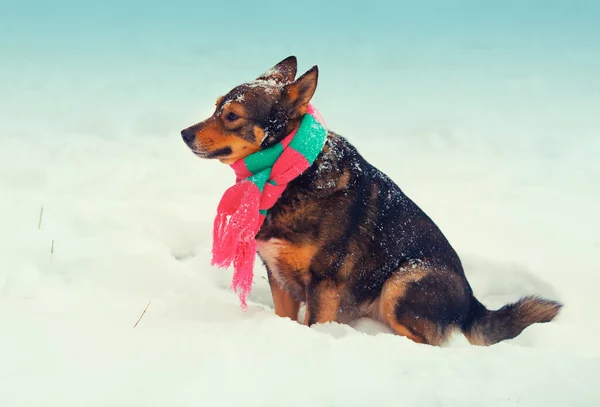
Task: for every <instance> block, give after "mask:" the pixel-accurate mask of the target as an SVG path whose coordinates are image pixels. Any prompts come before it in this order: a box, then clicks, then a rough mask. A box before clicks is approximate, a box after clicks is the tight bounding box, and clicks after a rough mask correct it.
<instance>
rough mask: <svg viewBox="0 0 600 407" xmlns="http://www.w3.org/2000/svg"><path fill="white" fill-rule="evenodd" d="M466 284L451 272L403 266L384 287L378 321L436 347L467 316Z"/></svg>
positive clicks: (467, 297)
mask: <svg viewBox="0 0 600 407" xmlns="http://www.w3.org/2000/svg"><path fill="white" fill-rule="evenodd" d="M465 284H466V282H464V280H463V279H462V278H461V277H460V276H459V275H457V274H455V273H454V272H452V271H448V270H440V269H436V268H428V267H427V266H416V267H412V266H408V267H404V268H402V269H400V270H399V271H398V272H396V273H395V274H394V275H393V276H392V277H390V279H389V280H388V281H387V282H386V283H385V284H384V286H383V290H382V293H381V297H380V301H379V318H380V319H381V320H383V321H384V322H385V323H387V324H388V325H389V326H390V327H391V328H392V329H393V330H394V331H395V332H396V333H397V334H399V335H402V336H406V337H407V338H409V339H411V340H413V341H414V342H417V343H423V344H429V345H435V346H439V345H441V344H443V343H444V341H445V340H446V339H447V338H448V336H449V334H450V333H452V332H453V331H455V330H457V328H458V327H459V326H461V324H462V321H463V320H464V319H465V318H466V316H467V314H468V310H469V298H470V297H469V296H468V294H467V292H466V287H465Z"/></svg>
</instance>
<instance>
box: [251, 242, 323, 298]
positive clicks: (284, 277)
mask: <svg viewBox="0 0 600 407" xmlns="http://www.w3.org/2000/svg"><path fill="white" fill-rule="evenodd" d="M257 245H258V255H259V256H260V257H261V259H262V260H263V261H264V262H265V264H266V266H267V268H268V269H269V271H270V272H271V275H272V277H273V278H274V279H275V281H276V282H277V284H278V285H279V286H281V288H283V289H285V290H287V291H289V292H290V293H291V294H294V295H296V294H297V295H301V293H303V291H304V288H305V287H306V285H308V283H309V282H310V279H311V274H310V269H309V268H310V263H311V262H312V259H313V257H314V256H315V253H316V251H317V248H316V246H314V245H311V244H300V245H298V244H293V243H291V242H289V241H287V240H284V239H276V238H271V239H268V240H258V241H257Z"/></svg>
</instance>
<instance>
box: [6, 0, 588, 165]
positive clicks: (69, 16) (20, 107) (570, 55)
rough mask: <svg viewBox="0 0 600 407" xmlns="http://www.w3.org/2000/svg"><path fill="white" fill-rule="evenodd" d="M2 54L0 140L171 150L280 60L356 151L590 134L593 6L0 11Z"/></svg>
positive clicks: (30, 4) (548, 142)
mask: <svg viewBox="0 0 600 407" xmlns="http://www.w3.org/2000/svg"><path fill="white" fill-rule="evenodd" d="M0 49H1V50H2V63H1V64H0V87H1V89H2V93H1V94H0V108H1V113H0V119H2V120H1V121H2V123H3V124H0V131H1V132H2V133H0V135H1V136H2V137H11V136H13V137H14V136H21V135H23V134H27V133H28V132H39V130H38V128H39V126H40V125H41V124H42V126H47V127H51V128H52V129H53V130H55V131H57V132H58V133H59V134H60V133H82V134H86V133H90V132H91V133H100V134H103V135H104V136H105V137H112V136H116V135H117V134H120V133H126V132H129V134H131V135H133V136H134V137H138V136H142V135H148V134H150V135H155V136H165V137H167V136H169V137H171V136H174V135H176V134H177V132H178V131H179V130H180V128H182V127H183V126H185V125H188V124H189V123H190V121H195V120H200V119H201V118H203V116H204V115H206V114H208V113H210V110H211V109H212V103H213V101H214V100H215V99H216V97H217V96H219V95H220V94H222V93H224V92H226V91H227V90H228V89H229V88H230V87H232V86H235V85H237V84H238V83H240V82H243V81H245V80H250V79H252V78H254V77H255V76H256V75H258V74H259V73H260V72H262V71H263V70H265V69H267V68H268V67H270V66H271V65H272V64H273V63H275V62H277V61H279V60H280V59H282V58H284V57H286V56H288V55H290V54H294V55H297V56H298V58H299V62H300V70H306V69H308V68H310V66H312V65H313V64H318V65H319V66H320V69H321V76H320V79H321V80H320V85H319V89H318V91H317V95H316V96H315V103H317V104H318V106H319V107H320V109H321V110H322V112H323V113H324V114H325V115H326V117H327V119H328V122H329V123H330V124H331V125H332V127H334V128H335V129H336V130H339V131H342V132H348V131H352V133H353V134H355V135H354V137H357V138H360V137H364V133H365V132H369V131H371V132H375V133H376V135H379V136H394V135H397V134H398V133H399V132H400V133H401V134H403V135H404V136H405V137H411V135H413V136H415V134H416V135H417V136H418V135H421V134H422V133H423V132H425V133H426V132H427V129H429V128H430V126H433V127H434V128H436V129H437V128H441V127H444V126H447V125H453V123H456V122H460V123H461V124H463V125H466V126H467V127H468V128H469V134H470V135H469V136H468V137H467V138H466V139H464V140H462V141H464V142H465V143H473V142H477V140H481V139H485V140H488V141H489V142H486V143H487V144H486V145H493V146H494V147H493V148H496V147H498V145H500V146H502V145H504V144H505V143H504V142H500V138H504V137H512V138H513V139H514V140H515V142H518V143H524V144H526V145H525V146H524V147H530V148H531V149H533V150H538V149H542V150H544V149H545V150H548V152H549V154H556V153H557V152H558V151H559V150H563V149H564V146H563V144H561V141H560V140H561V139H564V138H566V137H568V138H570V139H571V138H573V139H576V140H578V143H586V142H590V140H591V139H593V138H594V134H595V132H596V131H597V129H598V127H600V123H599V122H598V119H596V118H595V117H596V116H597V112H598V111H600V102H599V100H600V73H599V72H600V2H597V1H566V0H565V1H517V0H511V1H494V2H492V1H465V0H462V1H429V2H417V1H412V2H407V1H376V0H373V1H356V2H351V1H346V2H344V1H315V0H309V1H304V2H297V3H293V2H286V1H266V2H250V1H228V2H221V1H217V0H214V1H207V2H205V1H172V2H167V1H149V0H144V1H141V0H126V1H113V2H110V1H107V2H85V1H52V2H50V1H49V2H42V1H31V0H29V1H27V0H18V1H6V0H2V1H1V2H0ZM365 116H368V117H369V119H366V118H365ZM9 119H10V120H9ZM499 126H502V133H499V132H496V129H497V128H498V127H499ZM540 126H544V127H545V128H548V129H550V130H544V131H541V132H540V131H539V128H540ZM132 129H133V131H131V130H132ZM532 129H536V130H538V131H532ZM55 133H56V132H55ZM140 133H144V134H140ZM533 133H535V135H534V134H533ZM475 135H476V136H475ZM465 137H466V136H465ZM529 138H531V139H532V141H531V143H529V144H528V142H527V140H529ZM540 138H542V139H543V140H539V139H540ZM533 139H535V140H533ZM459 141H461V140H459ZM530 144H531V145H530ZM553 146H554V147H553Z"/></svg>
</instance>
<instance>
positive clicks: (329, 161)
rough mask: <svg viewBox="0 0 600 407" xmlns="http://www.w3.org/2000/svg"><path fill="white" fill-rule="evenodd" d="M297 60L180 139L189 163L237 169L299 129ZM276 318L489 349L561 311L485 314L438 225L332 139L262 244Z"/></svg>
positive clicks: (555, 306) (302, 86)
mask: <svg viewBox="0 0 600 407" xmlns="http://www.w3.org/2000/svg"><path fill="white" fill-rule="evenodd" d="M296 73H297V59H296V57H294V56H290V57H288V58H286V59H284V60H283V61H281V62H279V63H278V64H276V65H275V66H274V67H273V68H271V69H269V70H268V71H266V72H265V73H264V74H262V75H260V76H259V77H257V78H256V79H255V80H253V81H251V82H247V83H244V84H242V85H239V86H237V87H235V88H233V89H232V90H231V91H230V92H228V93H227V94H226V95H224V96H222V97H220V98H218V100H217V102H216V109H215V111H214V113H213V114H212V116H210V117H209V118H207V119H206V120H204V121H202V122H199V123H197V124H194V125H192V126H190V127H187V128H186V129H184V130H182V131H181V136H182V138H183V141H184V142H185V143H186V145H187V146H188V147H189V148H190V149H191V150H192V152H193V153H194V154H195V155H197V156H199V157H201V158H205V159H216V160H219V161H221V162H222V163H225V164H232V163H234V162H236V161H238V160H241V159H243V158H244V157H246V156H248V155H250V154H252V153H255V152H258V151H260V150H263V149H265V148H268V147H270V146H273V145H275V144H276V143H278V142H280V141H281V140H282V139H283V138H285V137H286V136H287V135H288V134H290V133H291V132H292V131H293V130H294V129H295V128H297V127H298V125H299V123H300V121H301V120H302V117H303V116H304V115H305V114H306V111H307V107H308V106H309V103H310V101H311V99H312V97H313V95H314V93H315V91H316V88H317V82H318V67H317V66H313V67H312V68H311V69H309V70H308V71H307V72H305V73H304V74H303V75H301V76H300V77H298V78H297V79H296ZM256 241H257V252H258V255H259V257H260V259H261V260H262V262H263V263H264V265H265V267H266V270H267V276H268V281H269V284H270V287H271V292H272V296H273V303H274V312H275V314H276V315H278V316H280V317H286V318H290V319H291V320H294V321H298V313H299V308H300V305H301V304H302V303H305V304H306V313H305V318H304V324H306V325H308V326H311V325H313V324H316V323H326V322H330V321H337V322H339V323H349V322H351V321H352V320H355V319H357V318H361V317H370V318H374V319H376V320H379V321H381V322H383V323H385V324H387V325H388V326H389V327H390V328H391V329H392V330H393V331H394V332H396V333H397V334H399V335H402V336H405V337H407V338H409V339H411V340H412V341H414V342H417V343H421V344H428V345H434V346H441V345H443V344H444V343H445V342H446V341H447V340H448V338H449V337H450V336H451V334H453V333H454V332H461V333H463V334H464V335H465V337H466V338H467V340H468V341H469V342H470V343H471V344H473V345H480V346H487V345H492V344H495V343H497V342H500V341H503V340H506V339H511V338H514V337H516V336H517V335H519V334H520V333H521V332H522V331H523V330H524V329H525V328H526V327H528V326H529V325H531V324H533V323H539V322H549V321H551V320H553V319H554V318H555V317H556V315H557V314H558V313H559V311H560V309H561V307H562V304H560V303H558V302H556V301H551V300H547V299H543V298H540V297H538V296H528V297H524V298H521V299H520V300H519V301H517V302H515V303H512V304H508V305H505V306H504V307H502V308H501V309H499V310H495V311H493V310H488V309H487V308H486V307H485V306H484V305H482V304H481V303H480V302H479V301H478V300H477V299H476V298H475V296H474V295H473V291H472V289H471V286H470V285H469V282H468V281H467V278H466V277H465V273H464V271H463V267H462V264H461V260H460V258H459V256H458V255H457V253H456V252H455V250H454V249H453V248H452V246H451V245H450V243H449V242H448V240H447V239H446V237H445V236H444V235H443V233H442V232H441V230H440V229H439V228H438V227H437V226H436V224H435V223H434V222H433V221H432V220H431V219H430V218H429V217H428V216H427V215H426V214H425V213H424V212H423V211H422V210H421V209H420V208H419V207H418V206H417V205H416V204H415V203H414V202H413V201H412V200H411V199H409V198H408V197H407V196H406V195H405V194H404V193H403V192H402V190H401V189H400V188H399V187H398V186H397V185H396V184H395V183H394V182H393V181H392V180H391V179H390V178H389V177H387V176H386V175H385V174H383V173H382V172H380V171H379V170H378V169H377V168H375V167H374V166H373V165H371V164H370V163H369V162H367V161H366V160H365V159H364V158H363V157H362V156H361V155H360V154H359V152H358V151H357V150H356V148H355V147H354V146H353V145H352V144H351V143H350V142H349V141H348V140H347V139H346V138H344V137H343V136H341V135H339V134H337V133H335V132H333V131H331V130H327V138H326V141H325V145H324V147H323V149H322V150H321V152H320V154H319V156H318V157H317V159H316V161H315V162H314V163H313V164H312V165H311V166H310V167H309V168H308V169H307V170H305V171H304V172H303V173H302V174H301V175H300V176H298V177H297V178H295V179H293V180H292V181H291V182H289V184H288V185H287V188H286V189H285V190H284V192H283V193H282V195H281V197H280V198H279V199H278V201H277V202H276V203H275V205H274V206H273V207H272V208H271V209H270V210H269V211H268V213H267V215H266V218H265V220H264V223H263V224H262V226H261V228H260V230H259V232H258V234H257V235H256Z"/></svg>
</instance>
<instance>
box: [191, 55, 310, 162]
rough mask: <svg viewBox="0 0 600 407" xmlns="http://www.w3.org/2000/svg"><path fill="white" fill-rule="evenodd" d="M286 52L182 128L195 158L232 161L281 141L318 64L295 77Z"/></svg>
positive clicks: (302, 107)
mask: <svg viewBox="0 0 600 407" xmlns="http://www.w3.org/2000/svg"><path fill="white" fill-rule="evenodd" d="M296 71H297V61H296V57H294V56H291V57H288V58H286V59H284V60H283V61H281V62H280V63H278V64H277V65H275V66H274V67H273V68H271V69H269V70H268V71H266V72H265V73H264V74H262V75H261V76H259V77H258V78H257V79H256V80H254V81H252V82H248V83H244V84H242V85H239V86H237V87H235V88H233V89H232V90H231V91H230V92H229V93H227V94H226V95H225V96H222V97H220V98H219V99H218V100H217V103H216V109H215V112H214V113H213V115H212V116H211V117H209V118H208V119H206V120H204V121H202V122H200V123H197V124H194V125H193V126H190V127H188V128H187V129H184V130H182V131H181V136H182V137H183V141H184V142H185V143H186V144H187V145H188V147H189V148H190V149H191V150H192V151H193V152H194V154H196V155H197V156H199V157H202V158H215V159H218V160H220V161H221V162H223V163H226V164H232V163H234V162H236V161H237V160H240V159H242V158H244V157H246V156H247V155H249V154H252V153H254V152H256V151H259V150H261V149H264V148H267V147H270V146H272V145H274V144H276V143H278V142H279V141H281V140H282V139H283V138H284V137H285V136H286V135H287V134H289V133H290V132H291V131H292V130H293V129H294V128H295V126H297V125H298V124H299V122H300V120H301V119H302V116H303V115H304V114H305V113H306V108H307V105H308V103H309V102H310V100H311V98H312V97H313V95H314V93H315V90H316V88H317V79H318V73H319V71H318V67H317V66H314V67H312V68H311V69H309V70H308V71H307V72H306V73H304V74H303V75H302V76H300V77H299V78H298V79H297V80H294V78H295V77H296Z"/></svg>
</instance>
